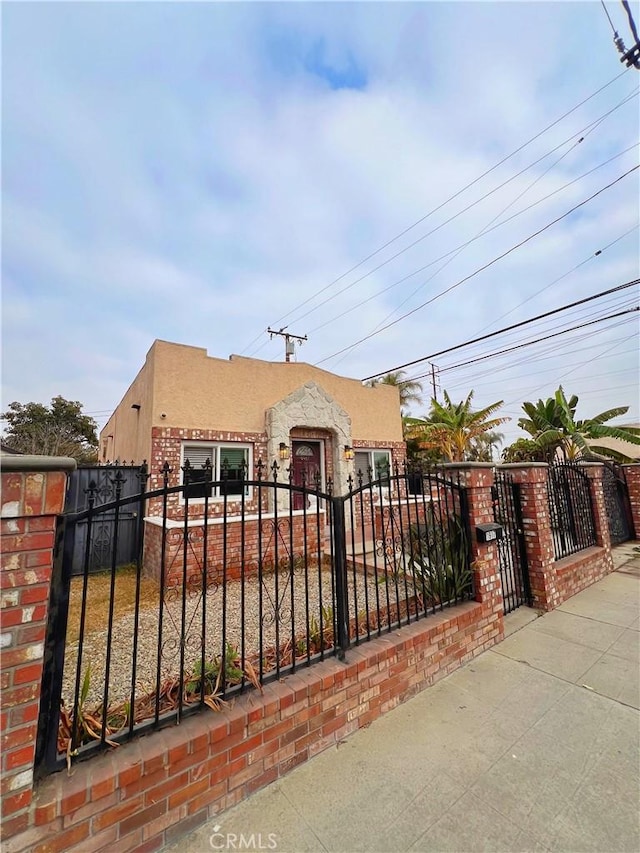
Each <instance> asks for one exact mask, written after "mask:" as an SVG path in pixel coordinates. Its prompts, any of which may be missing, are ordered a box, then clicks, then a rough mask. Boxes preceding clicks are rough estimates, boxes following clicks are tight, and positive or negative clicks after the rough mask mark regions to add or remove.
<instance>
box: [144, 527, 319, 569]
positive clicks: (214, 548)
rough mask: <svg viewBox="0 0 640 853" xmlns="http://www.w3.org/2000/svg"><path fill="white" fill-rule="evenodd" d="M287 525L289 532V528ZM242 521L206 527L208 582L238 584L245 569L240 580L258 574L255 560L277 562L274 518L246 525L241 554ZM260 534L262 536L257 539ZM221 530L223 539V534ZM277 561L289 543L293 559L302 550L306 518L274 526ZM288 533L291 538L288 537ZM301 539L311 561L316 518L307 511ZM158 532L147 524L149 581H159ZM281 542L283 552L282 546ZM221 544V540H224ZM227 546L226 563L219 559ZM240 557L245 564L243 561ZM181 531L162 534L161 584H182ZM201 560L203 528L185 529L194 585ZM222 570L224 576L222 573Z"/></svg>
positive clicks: (285, 553)
mask: <svg viewBox="0 0 640 853" xmlns="http://www.w3.org/2000/svg"><path fill="white" fill-rule="evenodd" d="M324 519H325V515H324V513H321V514H320V524H321V526H323V525H324ZM290 525H292V530H291V526H290ZM242 527H243V522H242V521H241V520H232V519H230V520H227V523H226V525H223V524H209V525H208V527H207V575H208V578H209V582H211V583H213V582H219V581H221V580H222V578H223V575H224V576H225V577H226V578H227V580H239V579H240V578H241V576H242V567H243V565H244V571H245V577H250V576H252V575H255V574H257V573H258V560H259V559H260V558H261V559H262V562H263V567H265V568H266V567H267V564H268V563H269V562H270V561H273V563H275V559H276V537H275V535H274V529H273V528H274V521H273V519H263V520H262V521H261V522H260V521H258V519H253V520H245V522H244V549H243V536H242ZM260 529H261V530H262V535H261V536H260ZM225 530H226V535H225ZM278 530H279V534H278V540H277V546H278V547H277V550H278V554H277V557H278V561H280V560H282V559H283V558H287V559H288V556H289V555H288V550H287V549H290V548H291V543H292V542H293V555H292V556H294V557H296V556H298V555H301V554H303V553H304V550H305V518H304V517H303V516H302V515H292V516H291V520H290V517H289V515H288V514H287V515H285V516H283V517H282V518H281V519H279V524H278ZM291 533H292V534H293V537H292V536H291ZM306 534H307V537H308V542H309V544H308V546H307V553H308V556H309V558H310V559H314V557H317V556H318V555H317V541H318V515H317V514H316V513H315V512H308V513H307V515H306ZM162 536H163V533H162V527H161V526H159V525H157V524H153V523H151V522H147V523H146V525H145V537H144V558H143V560H144V562H143V565H144V570H145V574H147V575H148V576H150V577H154V578H157V579H158V580H159V579H160V575H161V567H162ZM283 539H284V543H286V547H285V544H284V543H283V541H282V540H283ZM225 540H226V541H225ZM225 546H226V563H225V560H224V559H223V557H224V553H225ZM243 554H244V563H243V560H242V556H243ZM183 555H184V527H183V526H179V527H174V528H171V529H170V530H168V531H167V533H166V543H165V580H166V581H167V582H168V583H172V582H173V583H178V582H181V579H182V575H183ZM203 556H204V527H203V526H201V525H200V526H192V527H189V547H188V549H187V576H188V577H189V578H193V579H194V582H196V583H202V568H203ZM223 564H225V565H226V575H225V574H224V572H223Z"/></svg>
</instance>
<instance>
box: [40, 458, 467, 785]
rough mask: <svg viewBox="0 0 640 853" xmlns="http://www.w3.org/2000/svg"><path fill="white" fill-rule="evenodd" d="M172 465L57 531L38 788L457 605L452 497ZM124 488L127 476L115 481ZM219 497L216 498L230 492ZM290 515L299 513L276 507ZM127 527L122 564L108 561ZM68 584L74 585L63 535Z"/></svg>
mask: <svg viewBox="0 0 640 853" xmlns="http://www.w3.org/2000/svg"><path fill="white" fill-rule="evenodd" d="M203 470H204V476H203V473H202V471H200V470H199V469H198V470H197V471H195V472H194V471H193V469H192V468H191V466H189V465H188V464H187V465H185V467H184V468H183V471H182V478H181V479H182V482H181V483H180V484H179V485H172V484H171V483H172V482H175V479H172V472H171V469H170V468H169V466H168V465H166V464H165V466H164V468H163V471H162V472H161V478H160V484H159V486H158V488H153V489H147V488H146V485H145V484H146V483H147V480H148V472H147V469H146V466H143V467H142V468H141V469H140V471H139V472H136V473H135V476H136V477H137V479H138V487H137V488H138V491H137V493H136V494H133V495H132V494H127V491H126V486H127V483H126V480H127V477H126V476H125V473H124V472H123V471H121V470H117V471H115V473H114V474H113V483H112V485H113V490H114V497H113V500H111V501H109V502H108V503H103V504H98V502H97V499H96V497H97V483H95V482H91V483H90V484H89V486H88V489H87V507H86V509H84V510H82V511H81V512H77V513H72V514H69V515H66V516H63V517H62V519H61V524H60V527H59V531H58V543H57V549H56V559H55V565H54V576H53V579H52V587H51V599H50V617H49V624H48V630H47V638H46V645H45V668H44V677H43V685H42V700H41V712H40V723H39V732H38V743H37V765H38V772H39V773H40V774H43V773H45V772H48V771H49V770H51V769H55V768H57V767H60V766H62V765H63V764H64V762H65V761H67V762H69V761H71V760H72V759H74V758H76V757H78V758H83V757H86V756H89V755H91V754H92V753H94V752H95V751H97V750H100V749H103V748H105V747H106V746H108V745H109V744H113V743H118V742H121V741H124V740H127V739H129V738H131V737H132V736H133V735H134V734H138V733H141V732H144V731H146V730H149V729H152V728H157V727H160V726H162V725H164V724H167V723H170V722H175V721H179V720H180V719H181V718H182V717H184V716H185V715H188V714H191V713H194V712H196V711H198V710H201V709H203V708H204V707H205V706H209V707H210V708H213V709H216V708H220V707H222V706H223V704H224V703H225V702H226V701H227V700H228V699H229V698H230V697H232V696H233V695H235V694H236V693H238V692H240V691H242V690H244V689H245V688H247V687H248V686H250V685H253V686H254V687H256V688H258V689H259V688H260V687H261V686H262V685H263V684H266V683H267V682H268V681H269V680H271V679H278V678H280V677H281V676H282V675H284V674H286V673H290V672H294V671H295V670H296V669H297V668H298V667H300V666H309V665H311V664H313V663H314V662H316V661H320V660H323V659H324V658H325V657H327V656H328V655H336V654H337V655H339V656H344V654H345V652H346V650H347V649H348V647H349V646H350V645H351V644H352V643H357V642H362V641H363V640H366V639H369V638H371V637H373V636H378V635H379V634H381V633H382V632H383V631H391V630H392V629H394V628H396V627H398V626H401V625H404V624H407V623H409V622H412V621H414V620H416V619H419V618H421V617H424V616H426V615H428V613H430V612H434V611H436V610H440V609H443V608H444V607H448V606H451V605H452V604H455V603H456V602H458V601H461V600H463V599H464V598H467V597H469V596H470V595H471V594H472V580H471V577H472V576H471V566H470V557H469V535H468V512H467V504H466V492H465V490H464V489H463V488H462V487H461V486H460V484H459V482H457V481H456V482H453V481H452V480H450V479H448V478H446V477H443V476H441V475H437V474H434V473H426V474H424V475H421V488H420V492H419V493H418V492H416V490H415V489H414V493H410V490H409V488H408V485H409V479H408V477H409V475H408V473H407V472H406V471H402V472H400V471H398V470H396V471H395V472H393V474H390V475H387V476H385V477H383V478H380V479H378V480H373V479H372V476H373V475H372V472H367V473H362V472H360V473H359V475H358V477H357V482H353V480H351V481H350V483H349V486H350V488H349V492H348V494H347V495H343V496H336V495H334V494H333V484H332V483H331V482H330V481H329V482H328V484H327V487H326V489H325V490H321V488H320V482H319V478H316V479H315V480H314V481H313V482H309V483H307V482H306V480H305V478H304V476H303V478H302V483H301V485H293V484H292V483H291V482H290V481H289V480H288V479H287V480H286V481H283V480H282V479H280V477H282V473H283V472H281V471H279V469H278V466H277V465H275V464H274V466H272V468H271V469H267V468H266V467H265V466H264V465H263V464H262V463H261V462H259V463H258V465H257V466H256V471H255V478H254V479H246V478H245V474H246V472H245V470H244V467H243V466H241V470H240V471H237V470H234V471H233V472H229V471H226V470H225V468H224V466H222V470H221V472H220V479H219V480H214V479H212V473H211V467H210V466H209V465H208V463H207V464H205V466H203ZM132 475H133V474H132ZM230 481H233V482H232V486H230ZM298 506H300V507H301V508H300V509H297V508H296V509H294V507H298ZM130 513H135V519H136V527H135V544H136V548H135V559H134V560H133V562H132V564H131V565H130V566H125V567H121V566H119V562H118V554H119V545H118V540H119V532H120V521H121V519H122V518H123V517H126V516H127V515H128V514H130ZM105 514H108V515H109V518H110V519H112V523H113V536H112V538H111V543H110V549H111V550H110V564H109V568H108V570H107V571H105V572H102V573H94V572H93V571H92V553H93V551H92V549H93V545H94V538H95V536H96V535H99V531H100V527H101V518H102V516H103V515H105ZM79 529H83V530H84V533H83V540H82V541H83V549H84V550H83V570H82V572H81V574H80V575H79V576H74V552H75V551H76V539H77V536H78V530H79Z"/></svg>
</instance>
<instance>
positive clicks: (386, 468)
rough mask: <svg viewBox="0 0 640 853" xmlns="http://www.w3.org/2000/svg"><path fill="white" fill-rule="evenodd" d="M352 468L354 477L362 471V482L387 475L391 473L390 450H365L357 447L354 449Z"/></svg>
mask: <svg viewBox="0 0 640 853" xmlns="http://www.w3.org/2000/svg"><path fill="white" fill-rule="evenodd" d="M353 470H354V472H355V475H356V477H358V474H359V472H360V471H362V482H363V483H369V482H372V481H373V482H375V481H376V480H380V479H382V478H384V477H388V476H389V474H390V473H391V451H390V450H367V449H366V448H363V447H359V448H358V449H357V450H356V451H355V456H354V466H353Z"/></svg>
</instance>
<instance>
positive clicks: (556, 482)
mask: <svg viewBox="0 0 640 853" xmlns="http://www.w3.org/2000/svg"><path fill="white" fill-rule="evenodd" d="M548 490H549V513H550V517H551V532H552V535H553V545H554V551H555V557H556V559H557V560H559V559H561V558H562V557H567V556H569V555H570V554H575V553H576V552H578V551H583V550H584V549H585V548H589V547H591V546H592V545H595V544H596V542H597V540H596V526H595V517H594V512H593V502H592V497H591V488H590V484H589V478H588V476H587V474H586V473H585V472H584V471H583V470H582V469H581V468H580V467H579V465H576V464H571V463H562V464H560V463H558V464H555V465H550V466H549V479H548Z"/></svg>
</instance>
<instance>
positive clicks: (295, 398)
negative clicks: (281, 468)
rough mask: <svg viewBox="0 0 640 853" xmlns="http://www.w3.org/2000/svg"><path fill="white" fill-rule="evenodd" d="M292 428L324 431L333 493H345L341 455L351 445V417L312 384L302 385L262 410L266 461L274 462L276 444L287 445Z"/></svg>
mask: <svg viewBox="0 0 640 853" xmlns="http://www.w3.org/2000/svg"><path fill="white" fill-rule="evenodd" d="M295 427H303V428H305V427H306V428H307V429H324V430H328V431H329V432H330V433H331V436H332V439H333V441H332V444H333V448H332V455H333V471H334V481H335V482H334V492H335V494H344V493H345V492H346V490H347V477H348V467H347V464H348V463H347V462H346V461H345V459H344V453H343V452H342V450H343V448H344V445H345V444H349V445H350V444H352V440H351V418H350V417H349V414H348V413H347V412H346V411H345V410H344V409H343V408H342V406H341V405H340V404H339V403H338V402H337V401H336V400H334V398H333V397H332V396H331V395H330V394H328V393H327V392H326V391H325V390H324V388H322V387H321V386H320V385H318V384H317V383H316V382H313V381H309V382H305V384H304V385H302V386H301V387H300V388H297V389H296V390H295V391H292V392H291V393H290V394H289V395H288V396H286V397H285V398H284V399H283V400H280V402H279V403H276V404H275V406H271V408H270V409H267V411H266V430H267V451H268V454H269V459H276V460H277V459H278V449H279V445H280V442H284V443H285V444H287V445H288V444H289V443H290V439H289V435H290V432H291V430H292V429H294V428H295Z"/></svg>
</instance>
